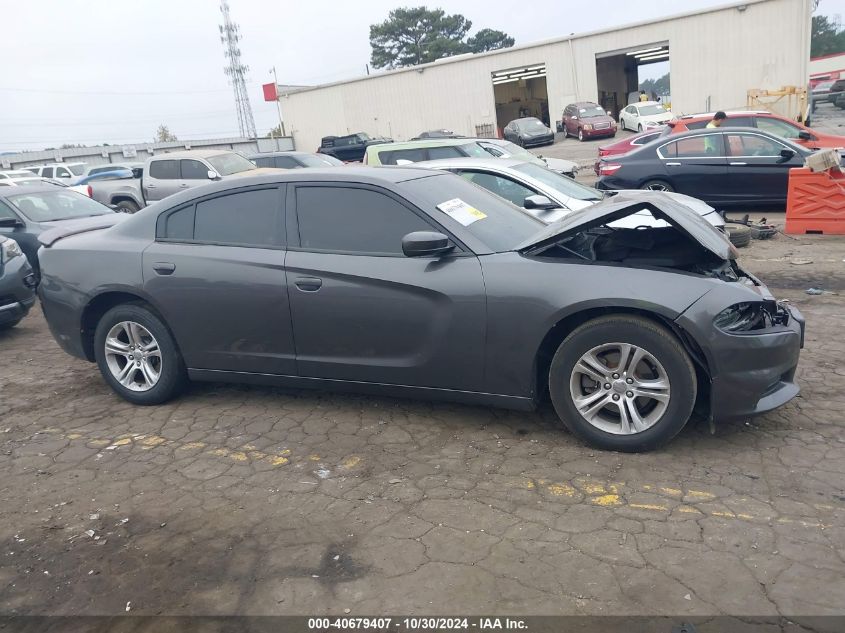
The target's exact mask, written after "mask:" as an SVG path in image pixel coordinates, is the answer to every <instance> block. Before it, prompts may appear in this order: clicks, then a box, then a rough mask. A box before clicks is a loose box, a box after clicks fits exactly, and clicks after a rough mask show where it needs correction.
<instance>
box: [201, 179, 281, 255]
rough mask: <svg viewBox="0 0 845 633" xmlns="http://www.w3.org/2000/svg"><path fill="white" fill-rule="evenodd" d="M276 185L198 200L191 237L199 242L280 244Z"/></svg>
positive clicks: (252, 244)
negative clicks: (274, 187)
mask: <svg viewBox="0 0 845 633" xmlns="http://www.w3.org/2000/svg"><path fill="white" fill-rule="evenodd" d="M280 211H281V209H280V204H279V191H278V189H256V190H253V191H240V192H238V193H233V194H229V195H228V196H220V197H219V198H212V199H210V200H204V201H203V202H198V203H197V211H196V220H195V221H194V239H195V240H197V241H198V242H216V243H218V244H240V245H245V246H276V245H278V244H279V242H280V240H279V239H278V237H277V236H278V233H279V217H280V215H281V213H280Z"/></svg>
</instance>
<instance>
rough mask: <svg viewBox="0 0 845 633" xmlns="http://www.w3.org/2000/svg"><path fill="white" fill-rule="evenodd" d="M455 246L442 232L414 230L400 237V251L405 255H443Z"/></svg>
mask: <svg viewBox="0 0 845 633" xmlns="http://www.w3.org/2000/svg"><path fill="white" fill-rule="evenodd" d="M454 248H455V245H454V244H451V243H450V242H449V238H448V237H446V236H445V235H443V233H436V232H434V231H414V232H413V233H408V234H407V235H406V236H405V237H403V238H402V252H403V253H405V257H430V256H433V255H444V254H446V253H448V252H449V251H451V250H452V249H454Z"/></svg>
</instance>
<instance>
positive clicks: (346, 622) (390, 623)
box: [308, 617, 528, 632]
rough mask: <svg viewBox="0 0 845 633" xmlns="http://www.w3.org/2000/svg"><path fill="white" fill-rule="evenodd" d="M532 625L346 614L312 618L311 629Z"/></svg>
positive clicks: (498, 620) (484, 628) (516, 627)
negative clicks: (338, 616)
mask: <svg viewBox="0 0 845 633" xmlns="http://www.w3.org/2000/svg"><path fill="white" fill-rule="evenodd" d="M527 628H528V627H527V625H526V623H525V621H524V620H520V619H514V618H472V619H470V618H442V617H439V618H426V617H414V618H386V617H381V618H379V617H374V618H367V617H345V618H308V629H309V630H310V631H330V630H369V631H400V632H404V631H452V630H473V629H474V630H477V631H497V630H499V631H503V630H511V631H519V630H526V629H527Z"/></svg>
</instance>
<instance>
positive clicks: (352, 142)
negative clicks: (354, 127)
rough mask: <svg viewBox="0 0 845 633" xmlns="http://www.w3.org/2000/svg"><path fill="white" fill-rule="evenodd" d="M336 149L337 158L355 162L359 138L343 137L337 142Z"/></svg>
mask: <svg viewBox="0 0 845 633" xmlns="http://www.w3.org/2000/svg"><path fill="white" fill-rule="evenodd" d="M334 143H335V148H336V149H337V152H336V154H335V155H336V156H337V157H338V158H339V159H340V160H345V161H353V160H355V159H356V155H355V154H356V152H357V150H358V148H357V147H356V144H357V143H358V137H357V136H355V135H352V136H341V137H340V138H338V139H336V140H335V142H334Z"/></svg>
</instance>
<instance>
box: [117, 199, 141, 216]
mask: <svg viewBox="0 0 845 633" xmlns="http://www.w3.org/2000/svg"><path fill="white" fill-rule="evenodd" d="M114 206H115V211H118V212H120V213H138V209H139V208H140V207H139V206H138V205H137V204H135V203H134V202H132V201H131V200H121V201H120V202H118V203H117V204H115V205H114Z"/></svg>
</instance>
